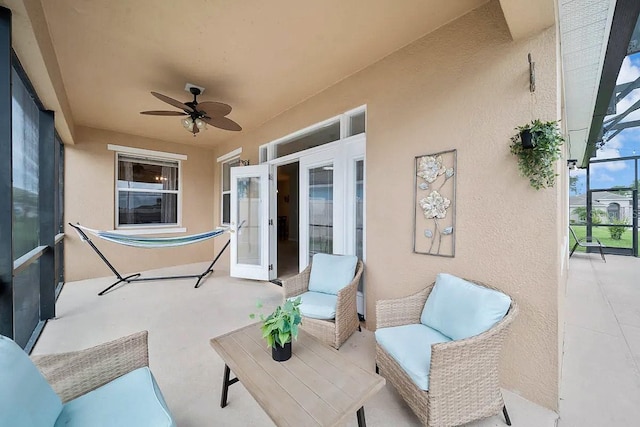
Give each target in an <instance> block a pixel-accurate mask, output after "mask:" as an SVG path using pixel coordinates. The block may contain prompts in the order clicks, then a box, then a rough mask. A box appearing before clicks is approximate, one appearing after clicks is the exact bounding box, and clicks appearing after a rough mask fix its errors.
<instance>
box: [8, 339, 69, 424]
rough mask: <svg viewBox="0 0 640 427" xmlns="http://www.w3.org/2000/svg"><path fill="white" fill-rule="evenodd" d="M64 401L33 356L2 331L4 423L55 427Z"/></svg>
mask: <svg viewBox="0 0 640 427" xmlns="http://www.w3.org/2000/svg"><path fill="white" fill-rule="evenodd" d="M61 410H62V402H61V401H60V398H59V397H58V395H57V394H56V393H55V392H54V391H53V389H52V388H51V386H50V385H49V383H47V381H46V380H45V379H44V377H43V376H42V374H41V373H40V371H39V370H38V368H36V366H35V365H34V364H33V362H31V359H29V356H27V354H26V353H25V352H24V351H23V350H22V349H21V348H20V346H18V344H16V343H15V342H13V341H12V340H10V339H9V338H7V337H4V336H2V335H0V426H11V427H45V426H46V427H51V426H53V425H54V424H55V422H56V418H58V414H60V411H61Z"/></svg>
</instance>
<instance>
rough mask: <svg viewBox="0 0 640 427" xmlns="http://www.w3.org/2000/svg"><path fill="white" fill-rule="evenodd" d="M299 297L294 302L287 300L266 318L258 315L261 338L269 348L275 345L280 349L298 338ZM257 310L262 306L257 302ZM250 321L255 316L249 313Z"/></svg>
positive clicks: (299, 318) (299, 322) (300, 317)
mask: <svg viewBox="0 0 640 427" xmlns="http://www.w3.org/2000/svg"><path fill="white" fill-rule="evenodd" d="M300 303H301V299H300V297H298V298H296V299H294V300H287V301H286V302H285V303H284V304H282V305H279V306H278V307H276V309H275V310H274V311H273V313H271V314H270V315H268V316H266V317H265V316H264V315H263V314H261V315H260V320H262V327H261V330H262V338H264V339H265V340H266V341H267V345H268V346H269V347H272V348H273V347H275V346H276V343H278V345H279V346H280V347H284V345H285V344H286V343H288V342H290V341H291V340H292V339H297V338H298V326H299V325H300V324H301V323H302V315H301V314H300ZM256 307H257V308H262V304H261V303H260V302H258V303H257V304H256ZM249 317H250V318H251V319H255V318H256V315H255V314H254V313H251V314H250V315H249Z"/></svg>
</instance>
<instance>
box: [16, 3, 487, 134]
mask: <svg viewBox="0 0 640 427" xmlns="http://www.w3.org/2000/svg"><path fill="white" fill-rule="evenodd" d="M485 2H486V0H456V1H450V0H402V1H395V0H360V1H344V0H323V1H306V2H300V1H296V0H271V1H264V0H242V1H234V0H226V1H223V0H215V1H206V0H198V1H189V2H186V1H162V2H160V1H157V0H136V1H131V0H56V1H46V0H41V2H40V4H41V5H42V10H43V13H44V16H45V18H46V25H47V26H48V30H49V34H50V37H51V41H52V44H53V47H54V50H55V56H56V57H57V62H58V66H59V69H60V73H61V75H62V81H63V83H64V88H65V92H66V96H67V98H68V101H69V105H70V109H71V116H72V121H73V123H74V125H75V126H89V127H96V128H102V129H109V130H114V131H118V132H124V133H129V134H135V135H142V136H147V137H152V138H157V139H163V140H168V141H175V142H181V143H197V144H198V145H207V146H214V145H215V144H216V143H217V142H220V141H223V140H225V139H227V138H230V137H231V136H233V135H232V134H231V133H230V132H228V131H223V130H218V129H215V128H211V127H210V128H209V129H208V130H207V131H206V132H204V133H200V134H199V135H198V136H197V137H196V138H193V137H192V136H191V135H190V134H189V133H188V132H186V131H185V130H184V129H183V128H182V127H181V125H180V122H179V118H176V117H154V116H141V115H140V114H139V112H140V111H143V110H161V109H167V110H171V109H172V107H170V106H169V105H166V104H164V103H163V102H161V101H159V100H158V99H156V98H154V97H153V96H151V94H150V91H157V92H160V93H163V94H165V95H168V96H171V97H173V98H176V99H178V100H181V101H187V100H190V99H191V97H190V95H189V94H188V93H187V92H185V91H184V86H185V83H187V82H190V83H194V84H197V85H200V86H204V87H205V88H206V91H205V92H204V94H203V95H202V96H201V97H200V98H199V100H200V101H209V100H215V101H221V102H225V103H228V104H230V105H231V106H232V107H233V111H232V112H231V114H230V115H229V117H230V118H231V119H233V120H235V121H237V122H238V123H240V124H241V125H242V127H243V128H244V129H245V131H247V130H251V129H254V128H256V127H258V126H259V125H260V124H262V123H264V122H266V121H268V120H269V119H270V118H272V117H274V116H276V115H278V114H280V113H281V112H283V111H285V110H287V109H288V108H291V107H292V106H294V105H296V104H298V103H300V102H302V101H303V100H304V99H306V98H308V97H310V96H312V95H314V94H316V93H318V92H320V91H322V90H323V89H325V88H327V87H329V86H331V85H332V84H334V83H336V82H337V81H339V80H341V79H343V78H345V77H347V76H349V75H351V74H353V73H355V72H357V71H358V70H361V69H363V68H365V67H367V66H368V65H370V64H372V63H374V62H375V61H377V60H379V59H381V58H383V57H384V56H386V55H388V54H390V53H392V52H393V51H395V50H397V49H399V48H401V47H402V46H405V45H407V44H409V43H410V42H412V41H414V40H416V39H418V38H420V37H422V36H423V35H425V34H427V33H429V32H431V31H433V30H435V29H436V28H438V27H440V26H442V25H444V24H446V23H447V22H449V21H452V20H454V19H456V18H457V17H459V16H461V15H463V14H465V13H467V12H468V11H470V10H472V9H474V8H476V7H478V6H479V5H481V4H483V3H485ZM25 3H27V2H25Z"/></svg>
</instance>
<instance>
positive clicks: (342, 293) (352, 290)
mask: <svg viewBox="0 0 640 427" xmlns="http://www.w3.org/2000/svg"><path fill="white" fill-rule="evenodd" d="M363 270H364V264H363V263H362V261H358V263H357V264H356V274H355V276H353V280H351V282H350V283H349V284H348V285H347V286H345V287H344V288H342V289H340V290H339V291H338V301H337V303H336V313H339V312H340V311H341V310H342V309H343V307H344V306H347V305H349V306H351V305H352V302H353V303H355V301H356V298H357V295H358V283H360V277H362V271H363ZM351 300H353V301H351ZM336 316H337V315H336Z"/></svg>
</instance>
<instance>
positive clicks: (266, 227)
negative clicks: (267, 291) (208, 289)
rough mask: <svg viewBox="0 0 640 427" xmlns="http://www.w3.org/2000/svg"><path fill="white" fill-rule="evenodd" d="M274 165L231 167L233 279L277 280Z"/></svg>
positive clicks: (231, 265) (231, 266)
mask: <svg viewBox="0 0 640 427" xmlns="http://www.w3.org/2000/svg"><path fill="white" fill-rule="evenodd" d="M269 173H270V166H269V165H268V164H262V165H257V166H243V167H234V168H231V203H230V205H231V212H230V213H231V215H230V217H231V222H230V227H231V229H230V231H231V263H230V272H229V273H230V275H231V277H241V278H246V279H254V280H271V279H273V278H275V276H274V274H275V273H274V271H275V270H274V269H273V267H271V262H270V252H271V251H270V244H269V237H270V233H271V229H272V228H274V227H273V225H272V224H273V221H272V220H271V218H272V217H271V210H270V208H271V203H270V186H271V185H270V182H271V181H270V180H269Z"/></svg>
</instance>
